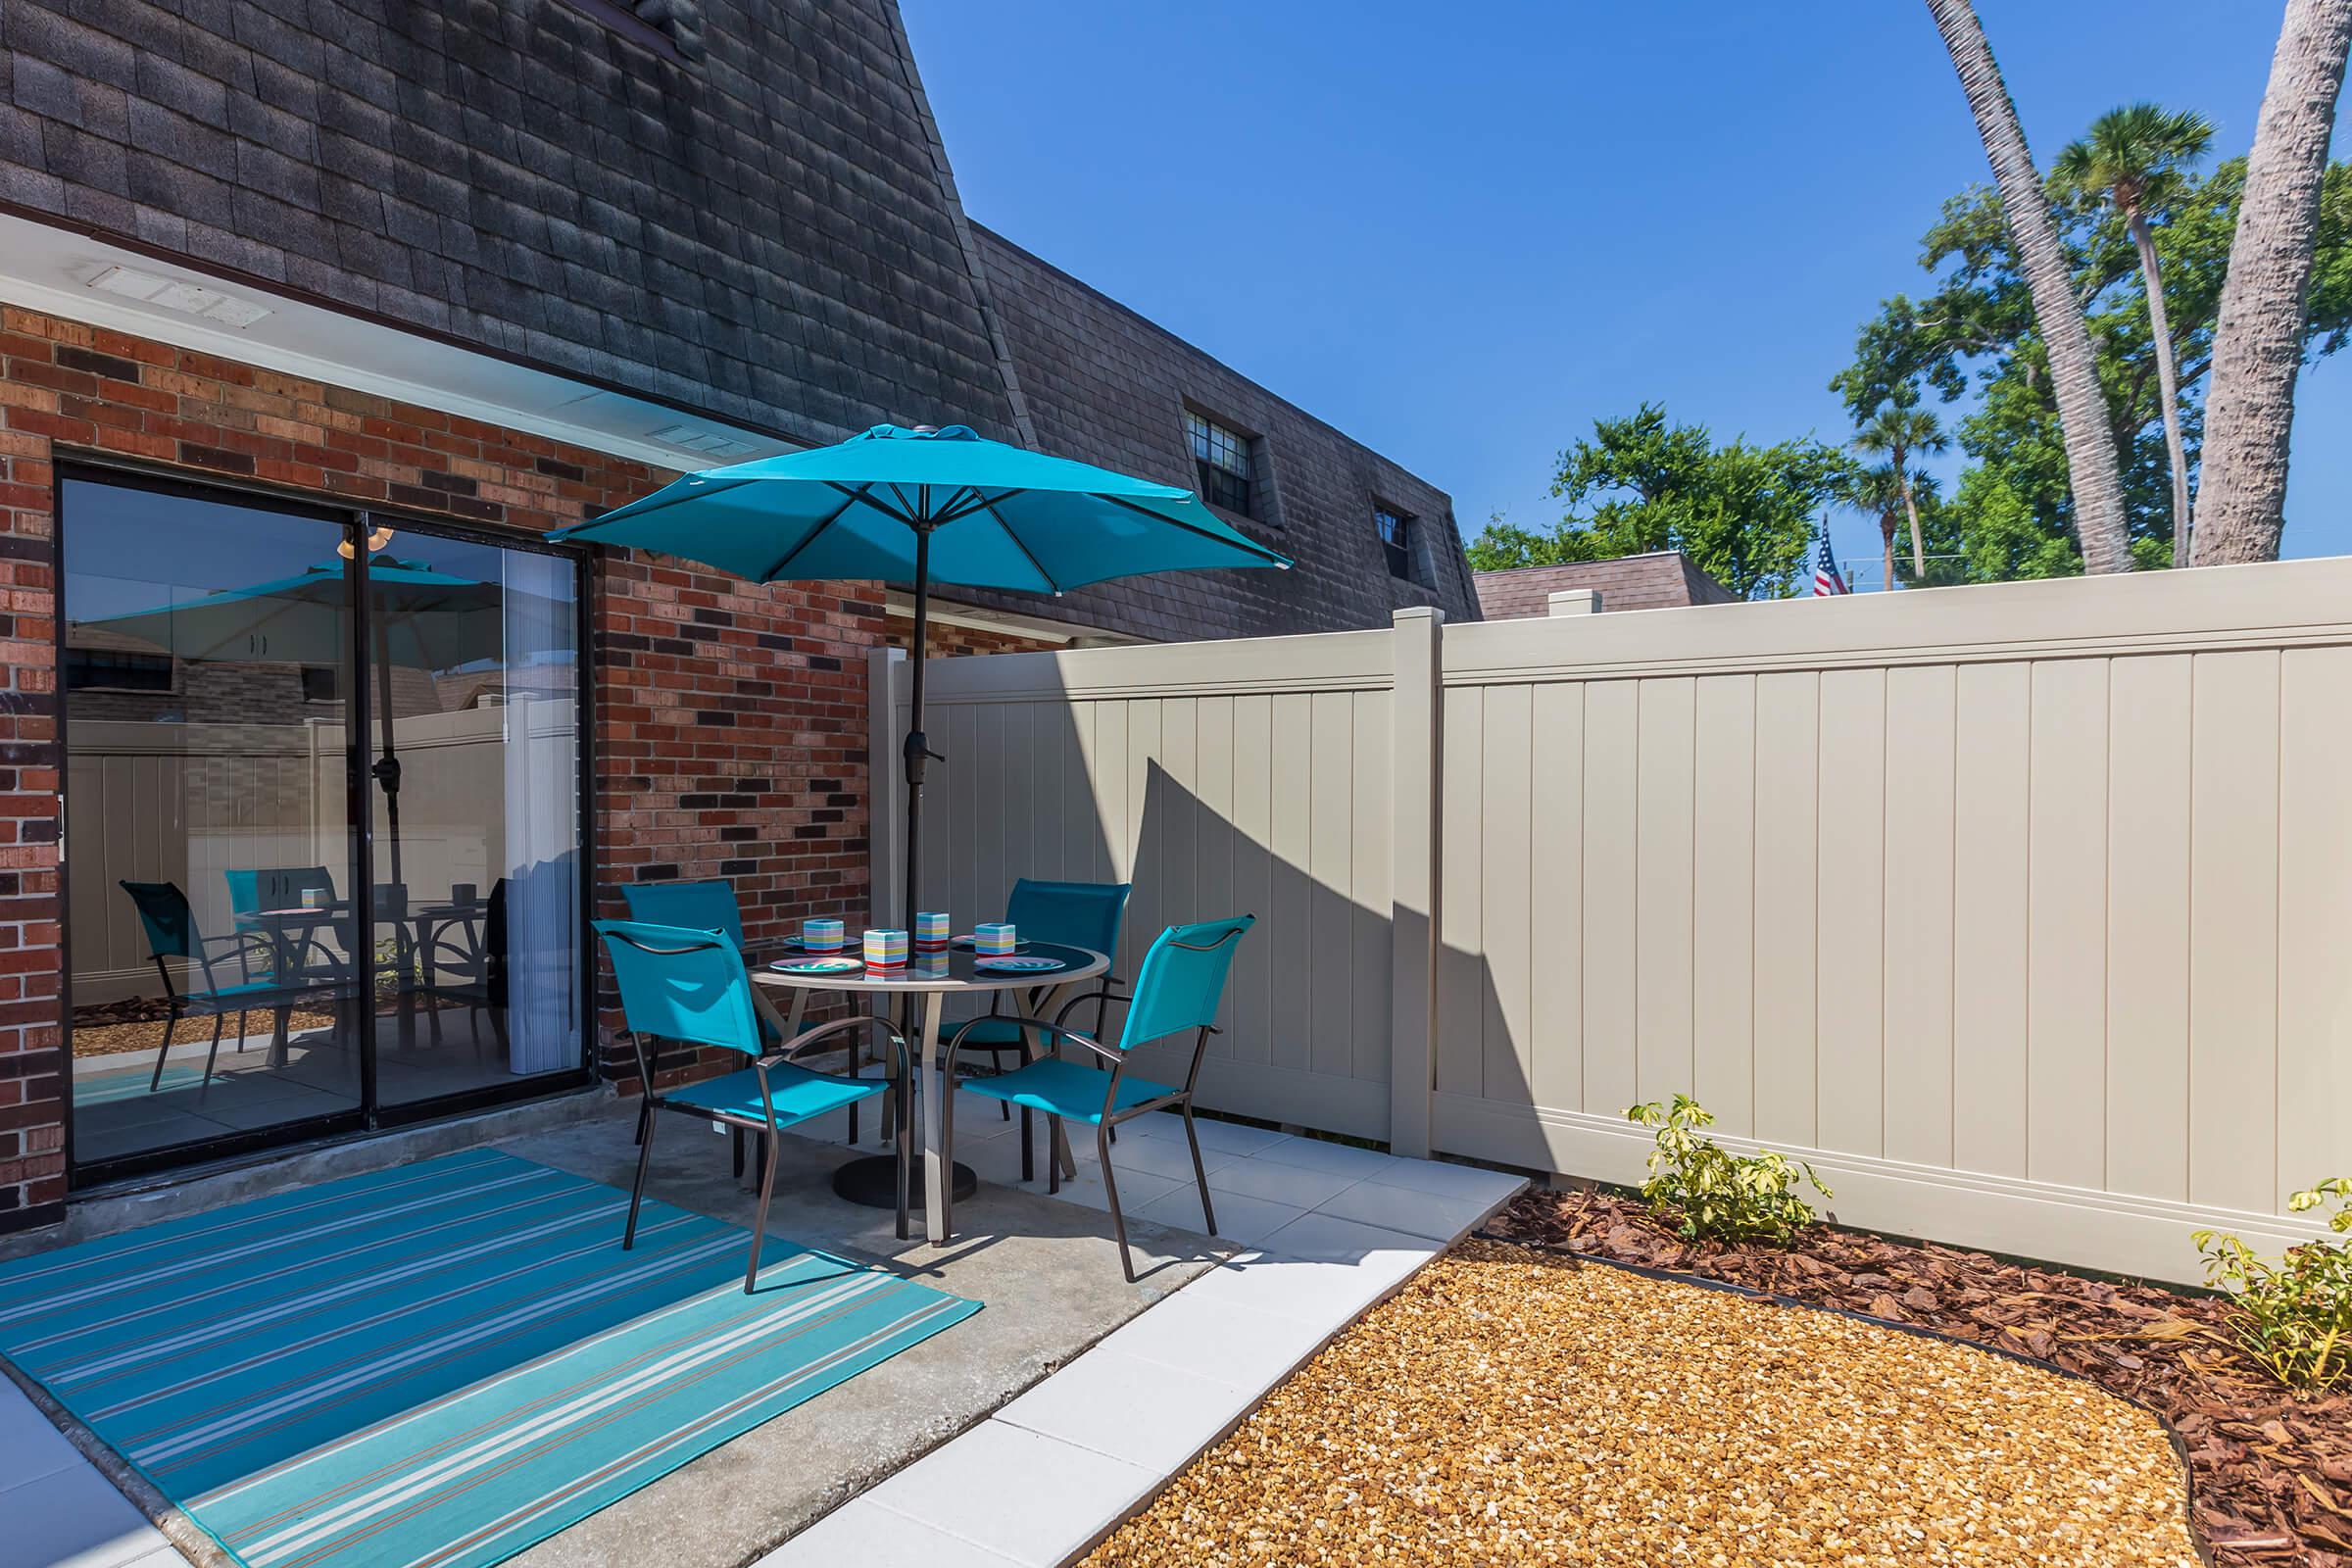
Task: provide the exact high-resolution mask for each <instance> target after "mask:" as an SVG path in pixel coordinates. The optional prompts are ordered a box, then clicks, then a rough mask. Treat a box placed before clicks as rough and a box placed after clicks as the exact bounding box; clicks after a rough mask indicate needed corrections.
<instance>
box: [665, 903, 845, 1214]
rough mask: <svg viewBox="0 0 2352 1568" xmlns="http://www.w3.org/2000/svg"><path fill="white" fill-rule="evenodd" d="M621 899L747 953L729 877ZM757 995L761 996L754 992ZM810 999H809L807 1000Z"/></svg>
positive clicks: (780, 1029) (738, 1165)
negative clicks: (721, 937)
mask: <svg viewBox="0 0 2352 1568" xmlns="http://www.w3.org/2000/svg"><path fill="white" fill-rule="evenodd" d="M620 896H621V898H622V899H624V900H625V901H627V903H628V906H629V918H630V919H632V920H644V921H648V922H650V923H652V924H654V925H674V926H683V927H685V928H686V929H687V930H689V931H723V932H725V933H726V935H727V938H728V940H730V941H732V942H733V943H734V944H735V947H736V949H737V951H739V952H741V951H743V950H745V948H746V947H747V944H746V943H745V942H744V940H743V901H742V900H741V899H739V898H738V897H737V896H736V893H735V884H734V882H733V881H732V880H731V879H729V878H727V877H723V876H721V877H711V878H709V879H708V880H705V881H701V882H630V883H626V884H624V885H623V886H622V888H621V890H620ZM754 994H755V995H757V993H754ZM804 1000H807V999H804ZM774 1035H775V1038H776V1039H778V1040H781V1039H783V1038H784V1025H782V1024H780V1023H779V1024H776V1025H774ZM859 1044H861V1042H858V1041H852V1042H851V1045H850V1060H851V1061H852V1062H856V1061H857V1060H858V1045H859ZM650 1114H651V1112H645V1111H641V1112H640V1113H639V1114H638V1118H637V1141H638V1142H639V1143H643V1142H644V1141H645V1125H646V1117H647V1116H648V1115H650ZM850 1142H851V1143H853V1144H855V1143H856V1142H858V1107H857V1106H856V1105H852V1106H851V1107H850ZM735 1174H736V1175H738V1176H740V1175H742V1174H743V1140H742V1138H741V1137H738V1138H737V1139H736V1140H735Z"/></svg>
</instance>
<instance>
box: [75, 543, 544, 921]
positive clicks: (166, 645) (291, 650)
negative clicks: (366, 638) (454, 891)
mask: <svg viewBox="0 0 2352 1568" xmlns="http://www.w3.org/2000/svg"><path fill="white" fill-rule="evenodd" d="M352 595H353V589H352V586H351V582H350V576H349V568H348V567H347V566H346V565H345V564H344V563H342V562H340V561H327V562H321V563H319V564H318V565H315V566H312V567H310V568H309V569H308V570H306V571H303V572H301V573H300V574H298V575H296V576H292V577H280V578H277V579H275V580H274V581H271V582H263V583H255V584H254V585H252V586H251V587H246V588H223V589H220V590H219V591H217V592H214V593H209V594H204V595H201V596H199V597H197V598H195V599H191V600H188V601H186V602H185V603H183V604H176V605H166V606H163V607H161V608H159V609H155V610H143V611H137V612H133V613H128V614H121V615H107V616H103V617H101V618H99V619H96V620H91V621H85V622H82V623H81V624H84V625H89V626H102V627H104V628H106V629H107V630H108V631H113V632H120V633H123V634H124V635H126V636H130V637H136V638H138V639H139V640H140V641H142V642H148V643H153V644H154V645H155V646H156V647H158V648H161V649H163V650H164V651H166V652H167V653H170V654H171V655H172V656H173V657H174V658H177V659H182V660H224V661H231V662H253V663H294V664H341V663H342V662H343V661H344V659H345V658H346V656H347V655H349V653H350V652H351V647H350V638H351V618H350V617H351V613H352V611H351V607H352ZM368 598H369V603H370V606H371V609H372V612H373V613H372V614H371V616H370V617H369V619H370V624H371V626H372V628H373V637H372V641H373V643H374V652H375V659H374V663H375V679H376V703H377V708H378V711H379V713H380V715H381V716H380V717H379V719H378V723H377V733H378V734H379V735H380V736H381V745H382V750H381V752H380V754H379V755H378V756H377V758H376V760H375V761H374V763H373V764H372V765H371V766H370V767H369V769H368V771H369V772H370V773H371V774H372V775H373V776H374V778H375V781H376V782H377V783H378V784H379V785H381V786H382V788H383V792H384V822H385V826H386V827H387V828H388V829H389V830H390V831H389V837H390V840H391V846H392V864H391V871H392V882H393V884H394V885H395V886H399V885H401V884H402V881H403V877H402V867H401V863H400V861H401V856H400V773H401V767H400V756H399V753H398V751H397V749H396V748H395V746H394V744H393V735H392V670H393V667H394V666H395V665H398V666H400V667H401V668H404V669H422V670H447V669H455V668H457V667H458V666H460V665H462V664H467V663H472V662H475V661H477V660H483V659H495V658H498V657H499V656H500V655H502V654H503V653H504V652H505V650H506V647H507V639H508V634H509V632H510V631H511V630H512V628H513V624H514V618H515V616H516V615H536V616H544V617H549V619H548V624H551V625H561V624H563V623H564V620H563V618H562V617H565V616H568V615H569V613H570V609H569V607H568V606H560V605H557V604H556V603H554V602H553V601H550V600H545V599H542V598H541V597H540V596H538V595H535V594H529V593H524V592H521V591H520V590H516V589H511V588H507V587H505V586H503V585H502V584H499V583H492V582H479V581H476V580H475V579H473V578H471V577H464V576H459V575H457V574H456V573H454V572H446V571H440V570H437V569H435V568H434V567H432V566H429V565H426V564H423V563H421V562H416V561H400V560H395V559H394V558H392V557H389V556H373V557H370V558H369V559H368Z"/></svg>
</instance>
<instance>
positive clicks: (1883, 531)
mask: <svg viewBox="0 0 2352 1568" xmlns="http://www.w3.org/2000/svg"><path fill="white" fill-rule="evenodd" d="M1879 543H1880V545H1881V546H1882V547H1883V548H1884V549H1885V551H1886V553H1887V568H1886V569H1887V575H1886V577H1885V578H1883V579H1882V580H1881V581H1880V583H1879V592H1881V593H1883V594H1884V593H1892V592H1893V591H1894V514H1893V513H1891V512H1882V513H1880V514H1879Z"/></svg>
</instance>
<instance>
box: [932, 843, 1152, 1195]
mask: <svg viewBox="0 0 2352 1568" xmlns="http://www.w3.org/2000/svg"><path fill="white" fill-rule="evenodd" d="M1134 891H1135V884H1134V883H1132V882H1037V881H1032V880H1031V879H1029V878H1028V877H1023V878H1021V879H1020V880H1019V881H1018V882H1015V883H1014V884H1013V885H1012V897H1010V898H1009V899H1006V900H1005V919H1006V920H1008V921H1010V922H1011V923H1012V925H1013V926H1014V927H1015V928H1017V929H1018V931H1019V933H1020V936H1021V939H1022V940H1023V941H1025V942H1046V943H1052V944H1054V945H1055V946H1058V947H1064V948H1087V949H1090V950H1091V951H1093V952H1096V953H1100V954H1102V955H1103V956H1105V957H1107V958H1110V959H1112V960H1114V961H1115V960H1116V959H1117V957H1118V956H1119V922H1120V920H1121V919H1122V918H1123V917H1124V916H1125V915H1126V913H1127V895H1128V894H1130V893H1132V892H1134ZM1123 983H1124V982H1122V981H1121V980H1120V979H1119V977H1118V976H1117V975H1114V974H1109V973H1105V974H1104V975H1103V978H1102V979H1101V980H1100V981H1099V982H1097V985H1096V989H1094V990H1093V991H1090V992H1088V993H1086V994H1085V995H1084V996H1082V997H1075V998H1072V999H1071V1002H1070V1003H1067V1004H1064V1005H1063V1011H1065V1012H1068V1011H1074V1010H1076V1004H1079V1003H1086V1002H1091V1003H1093V1004H1094V1005H1095V1036H1096V1038H1097V1039H1101V1038H1102V1035H1103V1014H1104V1012H1105V1011H1107V1010H1108V1008H1109V1006H1110V1004H1111V1003H1112V1002H1113V1001H1114V1000H1116V997H1115V993H1116V991H1117V988H1118V987H1119V986H1120V985H1121V984H1123ZM1041 989H1042V988H1041ZM963 1039H964V1045H965V1046H966V1047H967V1048H968V1049H970V1050H972V1051H980V1052H986V1053H988V1054H989V1056H990V1057H991V1058H992V1061H993V1064H994V1070H995V1071H998V1072H1003V1071H1004V1070H1005V1053H1006V1052H1008V1051H1009V1052H1011V1053H1013V1054H1015V1055H1025V1054H1026V1052H1025V1051H1024V1049H1023V1047H1022V1045H1021V1025H1020V1020H1019V1019H1017V1018H1015V1017H1013V1016H1012V1015H1011V1014H1009V1013H1007V1012H1005V1003H1004V998H1003V996H1002V995H1000V996H998V997H997V998H995V999H993V1000H992V1001H991V1003H990V1005H989V1009H988V1012H987V1013H986V1015H984V1016H982V1017H979V1018H975V1019H973V1020H972V1023H971V1027H970V1028H969V1029H967V1030H966V1031H965V1032H964V1037H963ZM1000 1108H1001V1109H1002V1111H1003V1113H1004V1115H1005V1119H1006V1120H1010V1119H1011V1117H1012V1103H1011V1102H1010V1101H1004V1102H1001V1103H1000ZM1028 1123H1029V1109H1028V1107H1027V1106H1025V1105H1024V1106H1023V1107H1021V1152H1022V1154H1023V1155H1024V1156H1026V1155H1027V1153H1028V1152H1029V1126H1028ZM1030 1179H1031V1170H1030V1167H1029V1165H1028V1164H1027V1162H1026V1159H1025V1158H1024V1161H1023V1164H1022V1166H1021V1180H1023V1181H1028V1180H1030Z"/></svg>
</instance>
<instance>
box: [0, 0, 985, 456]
mask: <svg viewBox="0 0 2352 1568" xmlns="http://www.w3.org/2000/svg"><path fill="white" fill-rule="evenodd" d="M593 11H594V8H592V7H588V6H583V5H579V4H570V3H554V0H543V3H539V4H529V5H488V4H474V5H464V6H460V5H442V4H427V5H411V4H396V3H393V0H345V3H343V4H337V5H318V6H308V7H305V6H296V5H287V4H284V3H282V0H212V3H208V4H207V5H204V6H202V7H182V6H181V5H179V4H178V3H177V0H115V3H112V4H107V5H100V6H91V5H84V4H77V3H73V0H9V3H8V8H7V16H8V22H7V35H6V44H7V53H6V54H4V55H0V77H7V76H11V75H12V73H13V86H12V90H11V92H10V94H9V95H8V97H7V99H6V100H5V101H0V200H5V201H6V202H7V203H10V204H14V205H15V206H16V207H18V208H19V209H20V210H21V211H24V212H25V213H27V214H28V215H30V216H40V217H44V218H46V219H47V220H49V221H54V222H57V223H59V224H61V225H64V226H68V227H73V228H77V229H82V230H85V231H88V232H90V233H93V234H95V235H97V236H99V237H102V238H107V239H113V240H118V241H121V242H123V243H124V244H126V245H129V246H132V247H135V248H141V249H145V250H148V251H150V252H160V253H162V254H166V255H169V256H172V257H178V258H185V259H186V260H187V261H188V262H190V263H192V264H194V265H196V266H199V267H202V268H205V269H207V270H212V271H214V272H215V273H216V274H218V275H221V276H223V277H244V278H248V279H252V280H255V281H257V282H259V283H261V284H263V285H266V286H268V287H270V288H273V289H277V290H280V291H283V292H289V293H294V294H298V295H304V296H308V297H310V298H312V299H315V300H317V301H319V303H321V304H328V305H332V306H334V307H336V308H338V309H341V310H345V311H350V312H354V313H358V314H363V315H371V316H373V317H375V318H378V319H385V320H388V321H389V322H390V323H391V324H394V325H398V326H402V327H407V328H411V329H416V330H422V331H426V332H431V333H436V334H441V335H445V336H447V337H450V338H452V339H453V340H456V341H460V342H463V343H465V344H466V345H469V346H478V347H481V348H484V349H486V350H488V351H489V352H491V353H494V354H498V355H502V356H505V357H507V358H510V359H515V360H520V361H523V362H526V363H529V364H532V365H535V366H539V367H541V368H546V369H550V370H554V371H558V372H561V373H563V374H565V375H568V376H572V377H575V378H578V379H580V380H583V381H587V382H590V383H594V384H597V385H602V386H608V387H613V388H617V389H619V390H622V391H625V392H630V393H635V394H639V395H642V396H645V397H649V398H652V399H655V400H656V401H659V402H662V403H666V404H669V405H671V406H674V407H679V408H683V409H691V410H696V411H699V412H702V413H705V414H709V415H711V416H714V417H719V418H722V419H725V420H728V421H731V422H734V423H736V424H740V425H744V426H748V427H750V428H753V429H757V430H767V431H772V432H775V433H777V434H780V435H785V436H789V437H792V438H795V439H799V440H804V441H830V440H836V439H839V438H840V437H841V436H842V435H844V434H847V433H850V432H853V431H855V430H858V429H862V428H864V427H865V426H867V425H870V424H874V423H877V422H880V421H883V420H886V419H887V420H896V421H898V422H902V423H912V422H919V421H923V420H929V421H931V422H935V423H944V422H947V420H949V419H951V418H952V419H955V420H957V421H960V422H963V423H967V424H971V425H973V426H975V427H977V428H979V429H980V430H982V432H983V433H985V434H991V435H1001V436H1009V437H1017V436H1018V435H1020V434H1021V433H1022V430H1021V425H1020V420H1019V418H1018V416H1017V413H1016V411H1015V409H1014V407H1013V403H1012V398H1011V393H1010V389H1009V385H1008V383H1007V380H1006V377H1005V368H1004V366H1003V364H1002V361H1001V358H1000V355H999V353H998V350H997V347H996V343H995V341H994V339H993V337H992V332H991V327H990V322H989V320H988V319H987V315H986V313H985V310H984V308H983V305H982V301H981V296H980V292H979V289H978V287H977V286H976V284H975V283H974V280H973V276H972V268H971V265H970V259H969V257H968V255H967V246H968V244H969V236H968V233H967V232H966V230H965V227H964V223H963V218H962V213H961V211H960V209H959V208H958V206H957V204H956V197H955V189H954V184H953V179H952V176H951V174H950V172H949V169H948V164H947V159H946V156H945V153H944V152H943V151H942V149H941V147H940V145H939V141H938V132H937V130H936V127H935V126H934V124H933V122H932V119H931V112H930V108H929V106H928V104H927V103H926V102H925V100H924V97H923V93H922V89H921V85H920V83H919V81H918V80H917V78H916V76H915V74H914V70H913V64H912V61H911V59H910V57H909V53H908V50H907V43H906V36H905V32H904V29H903V27H902V25H901V23H900V21H899V16H898V11H897V8H896V6H895V5H894V4H893V3H892V0H828V3H827V4H825V5H822V6H817V5H811V4H808V3H796V0H696V3H695V5H694V6H693V8H692V11H691V13H689V14H685V15H683V16H681V15H679V14H678V8H677V7H676V6H675V4H674V3H673V4H671V5H666V6H661V7H654V6H648V5H645V4H643V3H642V0H640V3H639V4H637V5H636V6H635V9H634V12H633V13H624V14H623V15H622V16H621V17H620V18H619V19H618V20H619V21H620V22H622V23H624V24H627V25H622V26H617V27H615V26H608V25H605V24H604V23H603V22H600V21H599V20H597V17H596V15H595V14H593ZM183 13H184V14H183ZM655 15H658V16H659V17H661V18H662V20H661V21H660V23H659V24H656V25H642V26H640V25H636V24H637V23H638V21H639V18H641V17H647V16H655ZM649 37H650V39H651V41H650V42H649V41H648V39H649Z"/></svg>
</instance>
